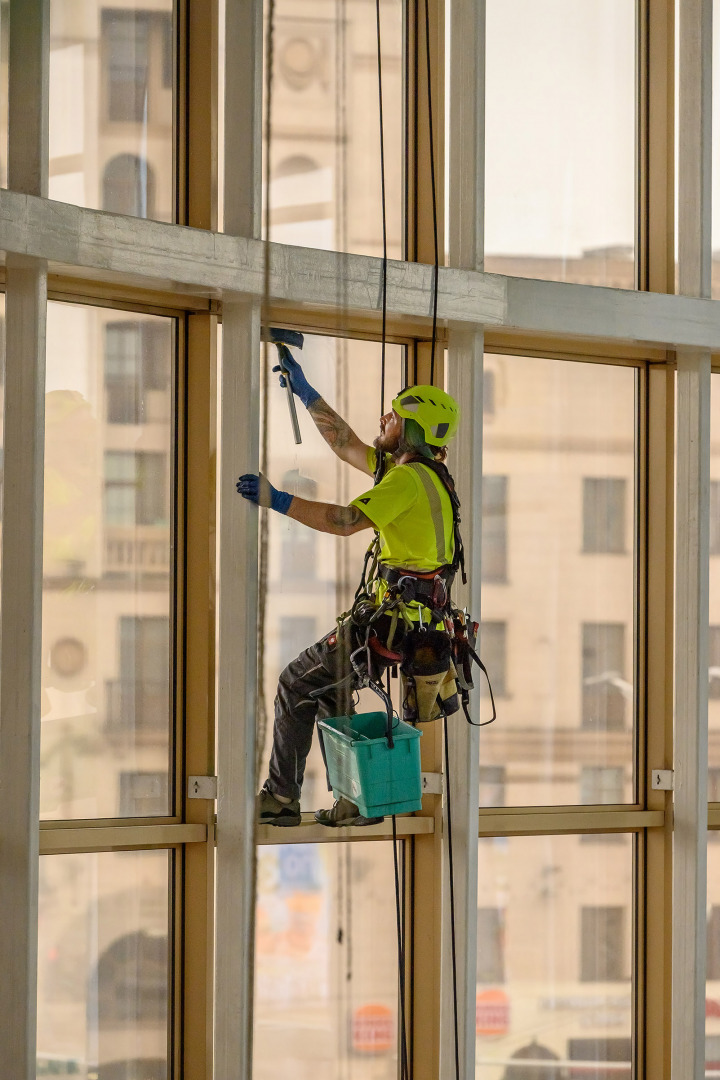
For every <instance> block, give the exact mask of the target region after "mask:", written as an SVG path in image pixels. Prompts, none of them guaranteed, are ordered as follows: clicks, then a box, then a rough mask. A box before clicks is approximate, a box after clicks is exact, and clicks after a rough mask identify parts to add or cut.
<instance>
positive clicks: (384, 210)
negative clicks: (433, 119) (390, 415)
mask: <svg viewBox="0 0 720 1080" xmlns="http://www.w3.org/2000/svg"><path fill="white" fill-rule="evenodd" d="M375 19H376V24H377V69H378V105H379V112H380V199H381V204H382V242H383V255H382V353H381V359H380V379H381V388H380V415H381V416H384V415H385V335H386V329H387V200H386V197H385V132H384V130H383V87H382V49H381V41H380V0H375Z"/></svg>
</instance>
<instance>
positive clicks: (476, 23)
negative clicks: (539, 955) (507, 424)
mask: <svg viewBox="0 0 720 1080" xmlns="http://www.w3.org/2000/svg"><path fill="white" fill-rule="evenodd" d="M448 79H449V95H450V99H449V136H450V138H449V155H450V171H449V175H450V178H449V190H450V191H452V192H453V198H452V199H451V200H450V206H449V222H448V226H449V241H450V245H449V246H450V251H449V254H450V265H451V266H453V267H460V268H462V269H466V270H478V271H481V270H482V268H483V247H484V235H483V216H484V179H485V176H484V172H485V170H484V153H485V145H484V109H483V102H484V97H485V94H484V84H485V3H484V0H477V2H476V3H474V4H453V5H452V8H451V15H450V58H449V68H448ZM483 351H484V334H483V331H482V329H480V328H477V329H474V330H471V329H469V328H458V327H454V326H453V324H452V323H451V324H450V335H449V351H448V378H447V381H448V389H449V391H450V393H451V394H452V395H453V396H454V397H455V398H456V399H457V400H458V401H460V402H461V403H462V404H461V408H462V418H461V425H460V431H459V434H458V437H457V440H456V442H455V444H454V445H453V447H452V462H453V470H454V474H455V480H456V483H457V485H458V490H459V494H460V499H461V502H462V504H463V511H462V518H463V538H464V542H465V558H466V563H467V572H468V586H467V588H463V586H462V584H461V583H460V582H457V583H456V591H457V599H458V600H459V601H460V602H461V603H464V604H467V605H468V607H469V610H470V612H471V614H472V616H473V618H475V619H477V620H478V621H479V619H480V581H481V577H480V559H481V529H482V436H483ZM478 675H479V672H478ZM470 712H471V716H472V718H473V720H474V721H475V722H477V720H478V718H479V693H478V691H477V690H476V691H475V692H474V694H473V695H472V703H471V710H470ZM448 742H449V754H448V761H447V762H446V766H445V767H446V770H447V773H448V777H447V784H448V789H449V797H450V801H451V809H452V826H453V835H452V841H453V863H454V874H453V878H454V894H455V939H456V940H455V956H456V964H457V977H456V985H455V991H456V996H457V1012H458V1028H459V1032H458V1036H459V1040H458V1041H459V1047H458V1049H459V1055H458V1056H459V1069H460V1075H461V1076H470V1075H472V1074H474V1072H475V1007H476V1006H475V998H476V983H477V890H478V883H477V875H478V804H479V732H478V729H477V728H475V727H471V726H470V725H469V724H467V723H465V721H464V717H462V715H459V716H456V717H454V718H453V722H451V725H450V728H449V731H448ZM445 813H446V815H447V805H446V807H445ZM445 826H446V828H445V832H444V836H445V837H446V838H447V835H448V834H447V821H446V822H445ZM445 865H446V868H447V862H446V864H445ZM449 899H450V897H449V873H448V872H447V869H446V873H445V874H444V877H443V913H444V919H443V931H444V932H443V951H442V976H443V978H442V982H443V987H442V997H441V1043H440V1063H441V1067H440V1075H442V1076H452V1075H454V1069H455V1060H454V1058H455V1046H454V1026H453V1015H452V1012H453V1008H454V1005H453V993H452V990H453V982H452V980H453V970H452V954H451V949H450V946H451V939H450V933H449V930H450V927H449V914H450V904H449Z"/></svg>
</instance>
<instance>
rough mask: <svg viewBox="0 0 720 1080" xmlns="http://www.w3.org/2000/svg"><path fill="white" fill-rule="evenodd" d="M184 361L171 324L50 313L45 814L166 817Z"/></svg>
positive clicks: (96, 312)
mask: <svg viewBox="0 0 720 1080" xmlns="http://www.w3.org/2000/svg"><path fill="white" fill-rule="evenodd" d="M68 342H72V349H71V350H69V349H68ZM128 356H129V357H131V358H132V363H120V362H119V361H118V357H124V358H127V357H128ZM173 357H174V345H173V322H172V320H170V319H162V318H156V317H153V316H147V315H132V316H131V315H129V314H128V313H126V312H113V311H110V310H106V309H105V310H100V309H94V308H91V307H86V306H82V307H80V306H79V305H70V304H56V303H52V304H49V305H48V331H47V397H46V409H45V423H46V453H45V525H44V528H45V536H44V563H43V575H44V576H43V667H42V675H43V682H42V690H43V697H42V743H41V786H40V798H41V814H42V817H44V818H90V817H133V816H141V817H145V816H150V815H157V814H162V815H167V814H168V813H169V812H170V805H169V771H168V763H169V752H170V731H171V711H170V706H171V700H172V693H171V687H172V665H171V655H172V654H171V610H172V608H171V595H172V594H171V568H172V528H171V521H172V515H173V476H174V458H173V445H174V440H173V429H172V401H173V367H174V360H173Z"/></svg>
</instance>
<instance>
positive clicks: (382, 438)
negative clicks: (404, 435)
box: [373, 431, 400, 454]
mask: <svg viewBox="0 0 720 1080" xmlns="http://www.w3.org/2000/svg"><path fill="white" fill-rule="evenodd" d="M373 446H374V447H375V449H376V450H379V451H380V453H381V454H394V453H395V452H396V451H397V449H398V448H399V446H400V439H399V438H393V437H392V436H391V435H386V433H385V432H384V431H381V432H380V434H379V435H377V436H376V437H375V438H374V439H373Z"/></svg>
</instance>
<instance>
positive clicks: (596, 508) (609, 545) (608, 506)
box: [583, 476, 626, 553]
mask: <svg viewBox="0 0 720 1080" xmlns="http://www.w3.org/2000/svg"><path fill="white" fill-rule="evenodd" d="M625 488H626V482H625V480H618V479H615V478H614V477H605V476H599V477H598V476H590V477H588V476H586V477H585V478H584V479H583V551H584V552H588V553H601V552H609V553H619V552H623V551H625Z"/></svg>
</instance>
